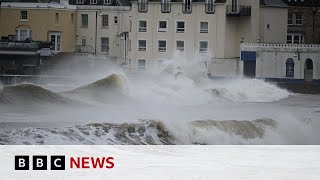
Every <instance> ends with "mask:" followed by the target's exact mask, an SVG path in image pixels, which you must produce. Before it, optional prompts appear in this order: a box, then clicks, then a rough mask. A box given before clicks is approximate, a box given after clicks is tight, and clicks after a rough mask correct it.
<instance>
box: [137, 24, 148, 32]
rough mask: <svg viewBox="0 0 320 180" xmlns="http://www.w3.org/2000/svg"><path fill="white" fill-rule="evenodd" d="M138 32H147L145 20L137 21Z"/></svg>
mask: <svg viewBox="0 0 320 180" xmlns="http://www.w3.org/2000/svg"><path fill="white" fill-rule="evenodd" d="M138 31H139V32H147V21H139V29H138Z"/></svg>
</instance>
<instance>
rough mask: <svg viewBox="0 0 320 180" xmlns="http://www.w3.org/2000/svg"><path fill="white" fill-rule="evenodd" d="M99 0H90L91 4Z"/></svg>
mask: <svg viewBox="0 0 320 180" xmlns="http://www.w3.org/2000/svg"><path fill="white" fill-rule="evenodd" d="M97 3H98V0H90V4H97Z"/></svg>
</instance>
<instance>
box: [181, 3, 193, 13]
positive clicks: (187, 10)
mask: <svg viewBox="0 0 320 180" xmlns="http://www.w3.org/2000/svg"><path fill="white" fill-rule="evenodd" d="M182 12H183V13H191V12H192V4H185V3H183V4H182Z"/></svg>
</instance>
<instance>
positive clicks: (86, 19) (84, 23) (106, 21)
mask: <svg viewBox="0 0 320 180" xmlns="http://www.w3.org/2000/svg"><path fill="white" fill-rule="evenodd" d="M113 22H114V24H118V16H114V17H113ZM88 24H89V17H88V14H81V27H82V28H88ZM101 26H102V28H107V27H108V26H109V15H108V14H104V15H102V18H101Z"/></svg>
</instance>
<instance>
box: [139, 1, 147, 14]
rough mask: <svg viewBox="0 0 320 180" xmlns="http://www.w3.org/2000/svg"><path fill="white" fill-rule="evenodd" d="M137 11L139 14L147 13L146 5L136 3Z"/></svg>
mask: <svg viewBox="0 0 320 180" xmlns="http://www.w3.org/2000/svg"><path fill="white" fill-rule="evenodd" d="M138 11H139V12H147V11H148V3H146V2H145V3H138Z"/></svg>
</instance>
